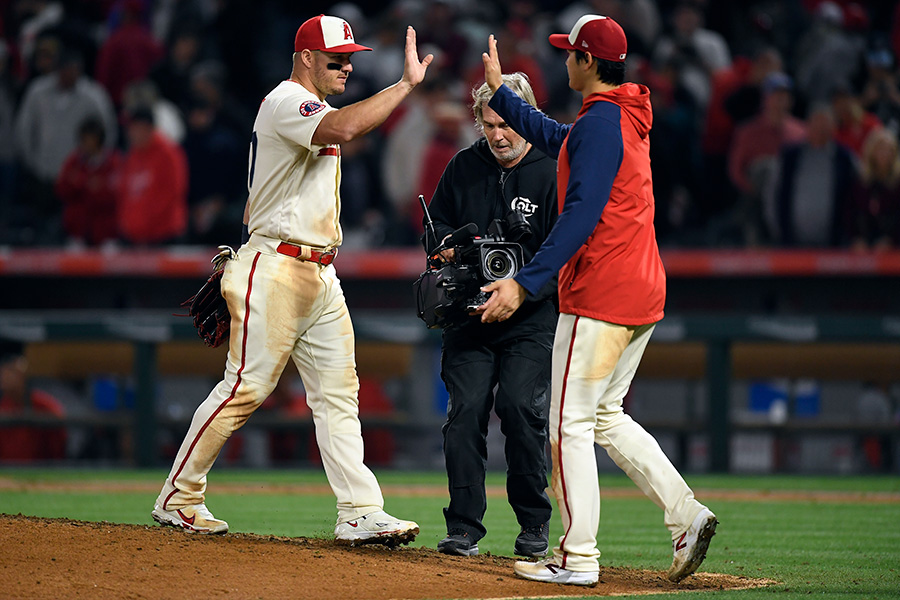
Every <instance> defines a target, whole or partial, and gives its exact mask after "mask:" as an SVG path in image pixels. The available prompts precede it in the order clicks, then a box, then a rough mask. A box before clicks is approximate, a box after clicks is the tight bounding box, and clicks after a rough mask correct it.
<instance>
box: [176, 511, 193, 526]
mask: <svg viewBox="0 0 900 600" xmlns="http://www.w3.org/2000/svg"><path fill="white" fill-rule="evenodd" d="M178 514H179V515H181V518H182V519H184V522H185V523H187V524H188V525H193V524H194V519H196V518H197V515H194V516H192V517H191V518H190V519H188V518H187V517H186V516H184V513H183V512H181V511H180V510H179V511H178Z"/></svg>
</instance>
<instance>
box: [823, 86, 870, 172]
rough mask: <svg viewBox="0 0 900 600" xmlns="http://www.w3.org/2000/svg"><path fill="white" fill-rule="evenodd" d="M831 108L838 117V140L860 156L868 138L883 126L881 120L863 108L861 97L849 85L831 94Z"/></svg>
mask: <svg viewBox="0 0 900 600" xmlns="http://www.w3.org/2000/svg"><path fill="white" fill-rule="evenodd" d="M831 108H832V109H833V110H834V116H835V118H836V119H837V134H836V136H835V137H836V139H837V141H838V142H840V143H841V144H843V145H844V146H846V147H847V148H850V150H852V151H853V154H854V155H855V156H856V157H857V158H859V157H860V156H861V155H862V149H863V144H864V143H865V141H866V138H867V137H869V134H870V133H872V132H873V131H874V130H876V129H880V128H881V127H882V124H881V120H880V119H879V118H878V117H876V116H875V115H873V114H872V113H870V112H869V111H867V110H866V109H865V108H863V106H862V102H861V101H860V99H859V97H858V96H857V95H856V94H854V93H853V91H852V90H850V88H849V87H847V86H841V87H839V88H837V89H836V90H835V91H834V93H833V94H832V95H831Z"/></svg>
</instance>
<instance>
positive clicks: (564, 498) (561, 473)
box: [556, 316, 580, 569]
mask: <svg viewBox="0 0 900 600" xmlns="http://www.w3.org/2000/svg"><path fill="white" fill-rule="evenodd" d="M579 318H580V317H578V316H576V317H575V321H573V322H572V338H571V339H570V340H569V354H568V355H567V356H566V371H565V374H564V375H563V381H562V391H561V392H560V397H559V424H558V425H557V430H556V436H557V438H556V439H557V442H556V443H557V445H556V457H557V463H558V466H559V484H560V486H561V487H562V501H563V505H564V506H565V507H566V513H567V514H568V515H569V527H568V528H567V529H566V533H565V534H564V535H563V538H562V540H561V541H560V543H559V546H560V548H565V546H566V539H568V537H569V532H570V531H571V529H572V518H571V515H572V511H571V509H570V508H569V494H568V491H567V490H566V476H565V472H564V471H563V457H562V454H563V443H562V441H563V435H562V427H563V409H564V408H565V406H566V384H567V383H568V382H569V367H571V366H572V355H573V354H574V348H575V333H576V330H577V329H578V319H579ZM568 557H569V553H568V552H566V551H565V550H563V555H562V564H561V565H560V566H561V567H562V568H563V569H565V568H566V559H567V558H568Z"/></svg>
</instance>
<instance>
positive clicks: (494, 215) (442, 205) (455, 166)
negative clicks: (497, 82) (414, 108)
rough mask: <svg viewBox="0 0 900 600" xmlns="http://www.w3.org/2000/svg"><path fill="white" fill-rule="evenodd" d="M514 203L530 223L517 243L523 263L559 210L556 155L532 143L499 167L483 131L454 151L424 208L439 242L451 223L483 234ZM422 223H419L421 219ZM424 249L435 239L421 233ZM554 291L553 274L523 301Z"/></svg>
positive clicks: (450, 229)
mask: <svg viewBox="0 0 900 600" xmlns="http://www.w3.org/2000/svg"><path fill="white" fill-rule="evenodd" d="M512 208H518V209H520V210H522V212H523V213H524V214H525V216H526V218H527V220H528V223H529V224H530V225H531V231H532V236H531V238H530V239H529V240H528V241H526V242H523V243H522V253H523V255H524V259H525V262H526V263H528V261H530V260H531V259H532V257H534V255H535V253H536V252H537V251H538V248H540V247H541V244H542V243H543V241H544V238H546V237H547V235H548V234H549V233H550V229H552V228H553V224H554V223H555V222H556V217H557V216H558V214H559V211H558V209H557V203H556V161H555V160H553V159H552V158H550V157H549V156H547V155H546V154H544V153H543V152H541V151H540V150H538V149H536V148H531V149H530V150H529V151H528V153H527V154H525V156H524V157H523V158H522V160H521V161H519V163H518V164H517V165H516V166H514V167H512V168H511V169H503V168H501V167H500V165H499V164H498V163H497V159H496V158H494V155H493V154H491V150H490V148H489V147H488V143H487V140H485V139H484V138H483V137H482V138H480V139H479V140H478V141H476V142H475V143H474V144H472V145H471V146H469V147H468V148H464V149H463V150H460V151H459V152H457V153H456V156H454V157H453V158H452V159H451V160H450V163H449V164H448V165H447V168H446V169H444V174H443V175H441V180H440V182H439V183H438V186H437V189H436V190H435V192H434V196H432V198H431V203H430V204H429V206H428V212H429V213H430V214H431V218H432V221H433V222H434V230H435V237H436V238H437V242H440V241H441V240H443V239H444V237H445V236H446V235H448V234H450V233H453V231H455V230H456V229H458V228H460V227H462V226H464V225H466V224H468V223H474V224H475V225H476V226H477V227H478V233H477V234H476V235H479V236H485V235H487V230H488V226H489V225H490V224H491V221H493V220H494V219H501V220H504V223H505V218H506V214H507V213H508V212H509V211H510V210H511V209H512ZM423 224H424V223H423ZM422 243H423V245H425V246H426V248H425V250H426V251H430V250H431V248H432V247H434V245H435V243H434V242H433V241H432V240H430V239H428V240H427V241H426V239H425V236H423V238H422ZM555 294H556V277H554V278H553V279H551V280H550V281H548V282H547V284H546V285H545V286H544V287H543V288H541V290H540V291H539V292H538V293H537V294H536V295H535V296H532V295H531V294H529V296H528V298H527V299H526V302H527V301H532V302H533V301H536V300H546V299H550V298H553V297H554V296H555Z"/></svg>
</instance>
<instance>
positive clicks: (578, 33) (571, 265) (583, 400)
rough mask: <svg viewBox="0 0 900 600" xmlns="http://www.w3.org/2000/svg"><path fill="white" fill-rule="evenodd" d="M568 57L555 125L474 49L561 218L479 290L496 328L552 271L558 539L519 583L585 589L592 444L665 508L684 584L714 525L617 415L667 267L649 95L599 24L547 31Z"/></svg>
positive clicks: (593, 541)
mask: <svg viewBox="0 0 900 600" xmlns="http://www.w3.org/2000/svg"><path fill="white" fill-rule="evenodd" d="M550 42H551V44H553V45H554V46H557V47H560V48H564V49H566V50H568V51H569V53H568V58H567V60H566V68H567V70H568V75H569V86H570V87H571V88H572V89H574V90H576V91H579V92H581V94H582V97H583V104H582V107H581V110H580V111H579V113H578V117H577V118H576V120H575V123H573V124H572V125H562V124H560V123H557V122H556V121H554V120H553V119H550V118H548V117H546V116H545V115H543V114H542V113H541V112H539V111H537V110H535V109H533V108H532V107H530V106H529V105H527V104H525V103H523V102H521V101H519V99H518V97H517V96H516V95H515V94H513V93H512V92H510V91H509V90H508V89H506V88H505V87H504V86H502V85H501V83H502V80H501V78H500V73H501V71H500V62H499V58H498V56H497V46H496V41H495V40H494V39H493V37H492V38H491V39H490V40H489V49H490V52H489V53H488V54H485V55H484V57H483V58H484V63H485V80H486V81H487V82H488V85H490V87H491V89H492V90H494V91H495V93H494V96H493V98H492V99H491V101H490V104H489V106H490V107H491V108H492V109H493V110H494V111H496V112H497V113H498V114H499V115H500V116H501V117H503V119H504V120H505V121H506V122H507V123H508V124H509V125H511V126H512V128H513V129H514V130H515V131H516V132H517V133H519V134H520V135H521V136H523V137H524V138H525V139H527V140H528V141H530V142H531V143H532V144H533V145H534V146H535V147H536V148H538V149H539V150H541V151H543V152H544V153H545V154H548V155H549V156H551V157H554V156H556V157H558V170H557V190H558V194H559V202H558V203H559V206H560V215H559V219H558V220H557V222H556V225H555V226H554V227H553V229H552V230H551V232H550V234H549V236H548V237H547V239H546V240H545V241H544V243H543V245H542V247H541V249H540V250H539V251H538V252H537V254H536V255H535V256H534V258H533V259H532V260H531V262H529V263H528V264H527V265H526V266H525V267H524V268H523V269H522V270H521V271H519V273H518V274H517V275H516V276H515V278H514V279H507V280H502V281H498V282H494V283H492V284H490V285H488V286H485V288H483V289H484V290H485V291H487V292H491V293H492V295H491V298H490V299H489V300H488V301H487V302H486V303H485V304H484V305H483V306H482V307H480V308H479V310H480V311H482V312H483V315H482V318H483V320H485V321H493V320H505V319H507V318H509V316H510V315H511V314H512V313H513V311H515V310H516V309H517V308H518V307H519V305H520V304H521V303H522V301H523V300H524V298H525V295H526V293H532V294H533V293H534V292H535V291H537V290H538V289H540V287H541V285H543V283H544V282H546V281H547V280H548V279H549V278H550V277H552V276H553V275H554V274H555V273H556V272H557V271H559V301H560V316H559V322H558V324H557V329H556V339H555V342H554V346H553V365H552V390H551V401H550V402H551V404H550V447H551V453H552V458H553V475H552V478H551V485H552V487H553V491H554V493H555V494H556V499H557V503H558V505H559V512H560V516H561V518H562V524H563V529H564V532H563V535H562V536H561V537H560V540H559V545H558V546H557V547H556V548H554V550H553V556H552V557H550V558H548V559H546V560H544V561H541V562H537V563H531V562H517V563H516V564H515V572H516V574H518V575H520V576H521V577H525V578H527V579H533V580H537V581H547V582H552V583H567V584H575V585H593V584H594V583H596V582H597V580H598V571H599V561H598V558H599V556H600V552H599V550H598V549H597V528H598V525H599V520H600V489H599V485H598V481H597V463H596V458H595V455H594V444H595V443H596V444H599V445H600V446H602V447H603V448H604V449H605V450H606V451H607V453H608V454H609V456H610V458H612V459H613V461H614V462H615V463H616V464H617V465H618V466H619V467H620V468H621V469H622V470H623V471H625V473H626V474H627V475H628V476H629V477H630V478H631V479H632V480H633V481H634V482H635V484H637V486H638V487H639V488H640V489H641V490H642V491H643V492H644V493H645V494H646V495H647V497H649V498H650V499H651V500H653V501H654V502H655V503H656V504H657V506H659V507H660V508H662V509H663V510H664V514H665V525H666V527H667V528H668V529H669V531H670V532H671V534H672V540H673V550H674V559H673V562H672V567H671V568H670V569H669V573H668V577H669V579H671V580H672V581H680V580H682V579H684V578H685V577H687V576H688V575H690V574H691V573H693V572H694V571H695V570H696V569H697V567H698V566H699V565H700V563H701V562H702V560H703V558H704V557H705V556H706V550H707V548H708V546H709V541H710V538H711V537H712V535H713V534H714V533H715V528H716V525H717V520H716V517H715V515H714V514H713V513H712V511H710V510H709V509H708V508H706V507H705V506H703V505H702V504H700V503H699V502H697V501H696V500H695V499H694V494H693V492H692V491H691V489H690V488H689V487H688V485H687V483H685V481H684V479H683V478H682V477H681V475H680V474H679V473H678V471H677V470H676V469H675V467H674V466H673V465H672V463H671V462H670V461H669V459H668V458H667V457H666V455H665V454H664V453H663V452H662V450H661V449H660V447H659V444H658V443H657V442H656V440H655V439H654V438H653V436H651V435H650V434H649V433H647V431H645V430H644V428H643V427H641V426H640V425H639V424H637V423H636V422H635V421H633V420H632V419H631V417H630V416H628V415H627V414H625V412H624V411H623V410H622V400H623V399H624V397H625V394H626V393H627V392H628V389H629V387H630V385H631V381H632V379H633V378H634V374H635V371H636V370H637V367H638V364H639V363H640V359H641V356H642V355H643V353H644V349H645V348H646V346H647V342H648V341H649V340H650V336H651V334H652V332H653V329H654V327H655V326H656V322H657V321H659V320H660V319H662V317H663V306H664V303H665V271H664V270H663V266H662V261H661V260H660V257H659V250H658V248H657V244H656V236H655V232H654V228H653V214H654V199H653V183H652V176H651V170H650V153H649V151H650V143H649V137H648V135H649V132H650V127H651V124H652V110H651V106H650V92H649V90H648V89H647V88H646V87H645V86H642V85H636V84H633V83H624V77H625V65H624V61H625V56H626V51H627V44H626V40H625V34H624V32H623V31H622V28H621V27H619V25H618V24H617V23H615V21H613V20H612V19H609V18H607V17H602V16H597V15H586V16H584V17H582V18H581V19H579V20H578V22H577V23H576V24H575V26H574V27H573V29H572V31H571V33H569V34H568V35H566V34H556V35H552V36H550Z"/></svg>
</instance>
